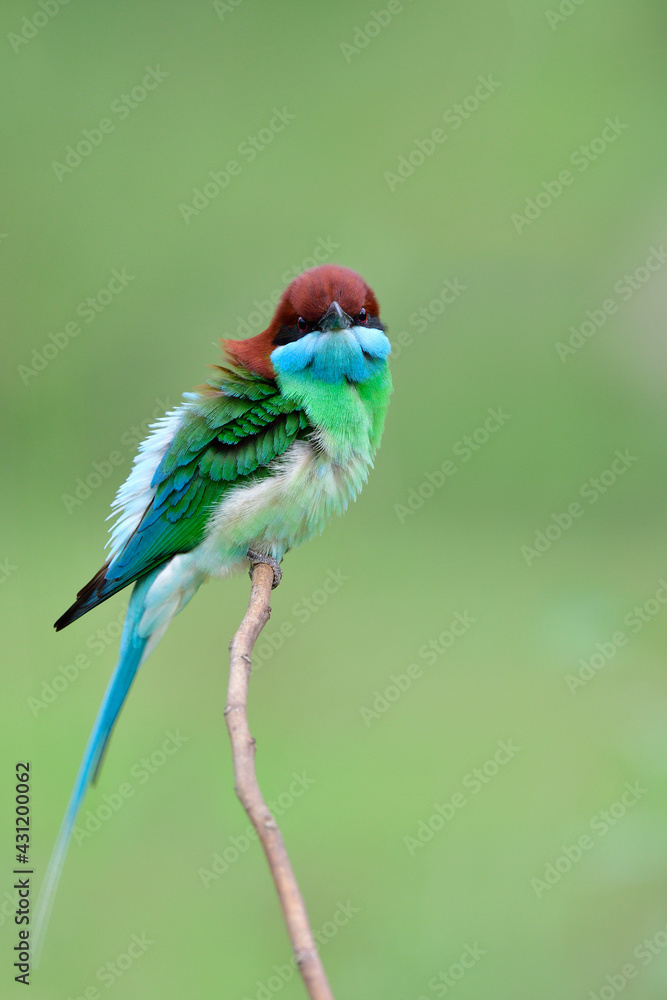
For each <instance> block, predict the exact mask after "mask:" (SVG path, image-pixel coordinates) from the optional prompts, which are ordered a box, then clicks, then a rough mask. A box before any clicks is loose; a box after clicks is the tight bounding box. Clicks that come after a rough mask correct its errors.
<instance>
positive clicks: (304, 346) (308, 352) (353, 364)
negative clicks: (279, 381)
mask: <svg viewBox="0 0 667 1000" xmlns="http://www.w3.org/2000/svg"><path fill="white" fill-rule="evenodd" d="M390 351H391V345H390V343H389V341H388V339H387V337H386V336H385V335H384V333H383V331H382V330H378V329H376V328H375V327H366V326H353V327H350V328H349V329H347V330H334V331H331V332H328V333H320V332H315V333H307V334H305V336H303V337H301V338H300V339H299V340H295V341H293V342H292V343H291V344H283V346H282V347H276V349H275V350H274V351H273V352H272V353H271V363H272V365H273V367H274V369H275V370H276V372H277V373H278V374H280V375H296V374H299V373H301V372H304V373H305V372H306V371H308V372H310V374H311V375H312V377H313V378H314V379H317V380H318V381H320V382H342V381H343V380H344V379H346V380H347V381H348V382H365V381H366V380H367V379H369V378H372V377H373V375H376V374H377V372H378V369H380V368H381V367H382V365H383V364H384V362H385V360H386V358H387V356H388V355H389V352H390Z"/></svg>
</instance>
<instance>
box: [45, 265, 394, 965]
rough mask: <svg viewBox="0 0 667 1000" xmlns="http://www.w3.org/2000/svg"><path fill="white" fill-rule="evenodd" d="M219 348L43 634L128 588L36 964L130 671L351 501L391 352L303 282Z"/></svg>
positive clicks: (329, 297) (166, 421)
mask: <svg viewBox="0 0 667 1000" xmlns="http://www.w3.org/2000/svg"><path fill="white" fill-rule="evenodd" d="M221 347H222V358H221V360H220V363H219V364H218V365H214V366H212V369H213V374H212V375H211V377H210V378H209V379H208V380H207V382H206V383H205V384H204V385H202V386H199V387H197V388H196V389H195V390H194V391H192V392H187V393H184V394H183V398H182V401H181V403H180V404H179V405H178V406H176V407H175V408H174V409H172V410H171V411H169V412H168V413H167V414H165V415H164V416H163V417H161V418H160V419H158V420H157V421H156V422H155V423H154V424H152V425H151V427H150V433H149V434H148V436H147V437H146V439H145V440H144V441H143V442H142V443H141V444H140V446H139V449H138V453H137V455H136V457H135V459H134V463H133V466H132V468H131V471H130V473H129V476H128V478H127V480H126V481H125V483H124V484H123V485H122V486H121V487H120V489H119V490H118V492H117V494H116V497H115V499H114V501H113V503H112V513H111V514H110V515H109V516H110V517H116V521H115V524H114V525H113V526H112V529H111V532H110V538H109V542H108V543H107V544H108V545H109V547H110V553H109V558H108V560H107V561H106V562H105V564H104V566H102V568H101V569H100V570H99V572H98V573H96V574H95V576H94V577H93V578H92V579H91V580H90V581H89V582H88V583H87V584H86V585H85V586H84V587H83V588H82V589H81V590H80V591H79V593H78V594H77V598H76V601H75V602H74V603H73V604H72V606H71V607H70V608H69V609H68V610H67V611H66V612H65V613H64V614H63V615H62V616H61V617H60V618H59V619H58V620H57V621H56V623H55V628H56V630H57V631H60V630H61V629H63V628H65V626H67V625H70V624H71V623H72V622H74V621H76V620H77V619H78V618H80V617H81V616H82V615H84V614H87V613H88V612H89V611H91V610H92V609H93V608H95V607H97V606H98V605H100V604H101V603H102V602H103V601H106V600H108V599H109V598H110V597H112V596H113V595H114V594H117V593H118V592H119V591H120V590H122V589H123V588H125V587H127V586H129V585H130V584H134V587H133V590H132V593H131V596H130V600H129V604H128V608H127V612H126V616H125V622H124V625H123V631H122V634H121V640H120V650H119V656H118V661H117V663H116V666H115V668H114V670H113V673H112V676H111V679H110V681H109V684H108V686H107V689H106V692H105V694H104V698H103V700H102V704H101V706H100V708H99V711H98V713H97V716H96V719H95V722H94V725H93V729H92V732H91V734H90V737H89V739H88V743H87V745H86V748H85V752H84V755H83V759H82V761H81V764H80V767H79V771H78V773H77V776H76V780H75V783H74V788H73V790H72V793H71V797H70V800H69V803H68V805H67V809H66V811H65V815H64V818H63V821H62V824H61V827H60V830H59V833H58V836H57V839H56V843H55V846H54V849H53V853H52V855H51V859H50V861H49V864H48V867H47V871H46V874H45V877H44V882H43V886H42V889H41V892H40V899H39V901H38V908H37V909H38V915H37V921H36V928H35V935H34V940H35V955H36V956H37V955H38V954H39V950H40V949H41V944H42V943H43V938H44V934H45V930H46V926H47V924H48V920H49V916H50V913H51V909H52V906H53V901H54V898H55V893H56V890H57V887H58V883H59V880H60V875H61V873H62V868H63V865H64V862H65V857H66V854H67V849H68V847H69V844H70V841H71V839H72V834H73V830H74V827H75V823H76V818H77V815H78V812H79V810H80V807H81V803H82V801H83V798H84V796H85V794H86V792H87V791H88V789H89V787H90V786H91V784H94V783H95V781H96V779H97V777H98V775H99V772H100V767H101V764H102V760H103V758H104V755H105V751H106V749H107V746H108V743H109V739H110V736H111V733H112V730H113V729H114V726H115V723H116V720H117V719H118V715H119V713H120V710H121V708H122V706H123V704H124V702H125V699H126V697H127V694H128V691H129V689H130V686H131V685H132V682H133V680H134V678H135V676H136V674H137V671H138V669H139V667H140V666H141V665H142V663H144V661H145V660H146V657H147V656H148V655H149V653H150V652H152V650H153V649H154V648H155V646H156V645H157V643H158V641H159V640H160V639H161V637H162V636H163V635H164V633H165V631H166V629H167V627H168V625H169V623H170V622H171V620H172V618H173V617H174V615H176V614H177V613H178V612H179V611H181V610H182V609H183V608H184V607H185V605H186V604H187V603H188V601H190V599H191V598H192V597H193V596H194V594H195V593H196V591H197V590H198V588H199V586H200V585H201V584H202V583H204V582H205V581H207V580H209V579H211V578H223V577H227V576H229V575H230V574H231V573H233V572H235V571H238V570H242V569H244V568H246V569H248V568H250V570H251V571H252V566H253V565H254V564H255V563H257V562H266V563H268V564H269V565H270V566H271V567H272V568H273V571H274V586H276V585H277V583H278V582H279V580H280V574H281V568H280V563H281V561H282V559H283V557H284V556H285V554H286V553H287V552H288V551H289V550H290V549H292V548H294V547H296V546H298V545H299V544H300V543H302V542H303V541H305V540H307V539H308V538H311V537H313V536H315V535H317V534H319V533H320V532H321V531H322V530H323V529H324V527H325V525H326V523H327V521H328V520H329V519H330V517H331V516H333V515H337V514H342V513H343V512H344V511H345V509H346V508H347V506H348V504H349V503H350V502H351V501H352V500H354V499H356V497H357V495H358V493H359V491H360V490H361V488H362V486H363V485H364V483H365V482H366V479H367V477H368V474H369V471H370V469H371V467H372V466H373V461H374V456H375V453H376V450H377V448H378V445H379V444H380V439H381V437H382V432H383V427H384V423H385V416H386V412H387V406H388V403H389V396H390V394H391V391H392V382H391V376H390V372H389V366H388V357H389V354H390V350H391V347H390V342H389V339H388V337H387V335H386V328H385V326H384V324H383V323H382V321H381V319H380V308H379V305H378V301H377V299H376V297H375V294H374V292H373V291H372V289H371V288H370V286H369V285H368V284H367V283H366V281H365V280H364V279H363V278H362V277H361V275H359V274H358V273H357V272H355V271H353V270H351V269H350V268H347V267H343V266H340V265H337V264H323V265H320V266H317V267H313V268H310V269H309V270H307V271H304V272H303V273H301V274H300V275H298V276H297V277H296V278H295V279H294V280H293V281H292V282H291V283H290V284H289V285H288V287H287V288H286V289H285V291H284V292H283V294H282V296H281V297H280V299H279V301H278V303H277V306H276V310H275V313H274V315H273V318H272V320H271V322H270V324H269V326H268V327H267V328H266V330H264V331H263V332H261V333H259V334H257V335H256V336H253V337H250V338H248V339H245V340H229V339H227V340H222V341H221Z"/></svg>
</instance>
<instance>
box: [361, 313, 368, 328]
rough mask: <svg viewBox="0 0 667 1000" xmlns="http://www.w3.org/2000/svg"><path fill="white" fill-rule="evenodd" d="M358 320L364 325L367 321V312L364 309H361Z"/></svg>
mask: <svg viewBox="0 0 667 1000" xmlns="http://www.w3.org/2000/svg"><path fill="white" fill-rule="evenodd" d="M359 322H360V323H363V324H364V325H365V324H366V323H368V313H367V312H366V310H365V309H362V310H361V312H360V313H359Z"/></svg>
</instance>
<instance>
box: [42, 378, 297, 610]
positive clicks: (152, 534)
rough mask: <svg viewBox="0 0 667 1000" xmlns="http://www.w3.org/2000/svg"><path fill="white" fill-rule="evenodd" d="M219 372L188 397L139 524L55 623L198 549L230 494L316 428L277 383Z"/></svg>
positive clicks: (265, 470) (254, 477)
mask: <svg viewBox="0 0 667 1000" xmlns="http://www.w3.org/2000/svg"><path fill="white" fill-rule="evenodd" d="M219 373H220V374H218V375H217V377H214V378H212V379H211V380H209V384H208V386H206V387H204V388H203V389H202V390H200V391H199V392H197V393H190V394H188V396H187V397H186V399H187V405H186V410H185V414H184V417H183V419H182V421H181V424H180V426H179V428H178V430H177V432H176V434H175V435H174V438H173V441H172V442H171V444H170V446H169V449H168V451H167V452H166V454H165V455H164V457H163V458H162V461H161V462H160V464H159V465H158V467H157V469H156V471H155V474H154V476H153V480H152V483H151V489H152V491H154V492H153V496H152V499H151V502H150V504H149V505H148V507H147V509H146V511H145V513H144V515H143V517H142V519H141V521H140V523H139V524H138V526H137V528H136V530H135V531H134V533H133V534H132V535H131V536H130V538H129V539H128V541H127V542H126V544H125V545H124V546H123V548H122V549H121V550H120V551H119V552H118V553H117V554H116V555H115V556H114V557H113V558H112V559H111V561H110V562H109V563H108V564H107V565H106V566H105V567H103V569H102V570H100V572H99V573H98V574H97V576H95V577H94V578H93V579H92V580H91V581H90V583H88V584H87V585H86V587H84V588H83V590H82V591H80V593H79V595H78V597H77V601H76V602H75V604H74V605H73V606H72V607H71V608H70V609H69V611H67V612H66V613H65V615H63V616H62V618H60V619H59V620H58V622H56V628H63V627H64V626H65V625H68V624H69V623H70V621H74V620H75V619H76V618H79V617H80V616H81V615H82V614H85V612H86V611H89V610H90V608H92V607H95V606H96V605H97V604H100V603H101V602H102V601H104V600H106V599H107V598H108V597H111V595H112V594H115V593H117V592H118V591H119V590H121V589H122V588H123V587H126V586H127V585H128V584H130V583H132V582H133V581H134V580H137V579H140V578H141V577H143V576H145V574H146V573H149V572H150V571H151V570H153V569H155V568H156V567H157V566H160V565H162V564H163V563H164V562H166V561H167V560H168V559H170V558H171V557H172V556H174V555H177V554H178V553H180V552H188V551H189V550H190V549H193V548H194V547H195V546H196V545H198V544H199V542H200V541H201V540H202V539H203V537H204V534H205V532H206V526H207V523H208V520H209V518H210V516H211V512H212V510H213V509H214V508H215V506H216V504H217V503H218V501H219V500H220V499H221V498H222V497H223V495H224V494H225V492H227V491H228V490H229V489H230V488H231V487H232V486H235V485H238V484H240V483H243V482H248V481H250V480H251V479H256V478H259V477H261V476H263V475H266V473H267V466H268V465H269V463H270V462H271V461H272V460H273V459H274V458H277V457H278V456H280V455H282V454H283V453H284V452H285V451H287V449H288V448H289V446H290V445H291V444H292V442H293V441H295V440H296V439H297V438H298V437H303V436H304V435H305V434H306V433H307V432H308V431H309V430H310V427H309V424H308V420H307V418H306V415H305V413H304V411H303V410H301V409H299V408H298V407H297V406H296V405H295V404H294V403H293V402H291V401H290V400H287V399H285V397H284V396H282V395H281V393H280V391H279V389H278V387H277V386H276V384H275V383H274V382H270V381H268V380H263V379H259V378H257V377H256V376H252V375H251V374H250V373H245V372H244V371H243V370H240V369H235V368H232V367H225V368H224V369H219Z"/></svg>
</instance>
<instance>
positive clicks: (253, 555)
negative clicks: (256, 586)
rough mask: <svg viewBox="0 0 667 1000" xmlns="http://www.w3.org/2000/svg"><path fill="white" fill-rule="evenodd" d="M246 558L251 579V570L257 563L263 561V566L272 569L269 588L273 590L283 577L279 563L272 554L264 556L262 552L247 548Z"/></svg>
mask: <svg viewBox="0 0 667 1000" xmlns="http://www.w3.org/2000/svg"><path fill="white" fill-rule="evenodd" d="M248 559H249V560H250V579H252V571H253V569H254V568H255V566H257V565H258V564H259V563H263V564H264V565H265V566H270V567H271V569H272V570H273V583H272V584H271V590H275V589H276V587H277V586H278V584H279V583H280V581H281V580H282V577H283V571H282V570H281V568H280V564H279V563H278V561H277V560H276V559H274V558H273V556H265V555H264V553H263V552H255V550H254V549H248Z"/></svg>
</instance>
